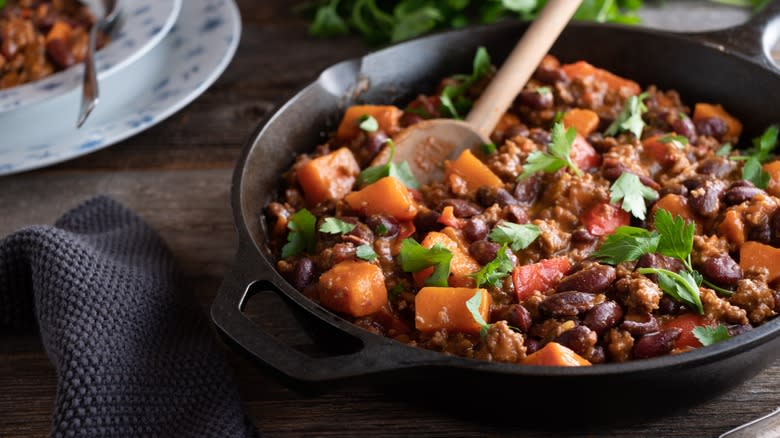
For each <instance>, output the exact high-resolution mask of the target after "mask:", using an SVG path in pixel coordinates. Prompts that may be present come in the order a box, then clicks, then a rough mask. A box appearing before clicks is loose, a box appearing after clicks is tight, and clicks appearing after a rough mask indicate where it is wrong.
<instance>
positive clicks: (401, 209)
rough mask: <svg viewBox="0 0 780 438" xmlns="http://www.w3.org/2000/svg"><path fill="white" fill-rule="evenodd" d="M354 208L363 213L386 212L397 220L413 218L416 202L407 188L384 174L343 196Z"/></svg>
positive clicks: (415, 213)
mask: <svg viewBox="0 0 780 438" xmlns="http://www.w3.org/2000/svg"><path fill="white" fill-rule="evenodd" d="M344 200H345V201H347V204H349V206H350V207H352V209H354V210H358V211H361V212H363V213H364V214H365V215H372V214H386V215H389V216H393V217H394V218H396V219H398V220H399V221H406V220H410V219H413V218H414V216H415V215H417V204H416V203H415V202H414V199H412V194H411V193H409V189H407V188H406V186H405V185H404V184H403V183H402V182H401V181H399V180H398V179H396V178H394V177H392V176H386V177H384V178H382V179H380V180H378V181H376V182H375V183H373V184H369V185H367V186H365V187H364V188H363V189H361V190H360V191H358V192H352V193H350V194H348V195H347V196H346V197H345V198H344Z"/></svg>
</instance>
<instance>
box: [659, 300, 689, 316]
mask: <svg viewBox="0 0 780 438" xmlns="http://www.w3.org/2000/svg"><path fill="white" fill-rule="evenodd" d="M687 311H688V309H687V308H686V307H685V306H684V305H683V304H681V303H678V302H676V301H674V300H673V299H671V298H669V297H668V296H666V295H664V296H662V297H661V301H660V302H659V303H658V312H659V313H661V314H662V315H680V314H682V313H685V312H687Z"/></svg>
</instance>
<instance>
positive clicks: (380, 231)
mask: <svg viewBox="0 0 780 438" xmlns="http://www.w3.org/2000/svg"><path fill="white" fill-rule="evenodd" d="M388 231H390V230H389V229H387V225H385V224H379V225H377V226H376V229H375V230H374V232H375V233H376V234H377V236H384V235H385V234H387V232H388Z"/></svg>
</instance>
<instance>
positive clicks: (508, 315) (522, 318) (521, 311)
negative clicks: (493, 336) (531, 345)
mask: <svg viewBox="0 0 780 438" xmlns="http://www.w3.org/2000/svg"><path fill="white" fill-rule="evenodd" d="M490 320H491V321H492V322H496V321H506V322H507V324H509V325H510V326H512V327H517V328H519V329H520V330H521V331H523V332H528V329H530V328H531V323H532V322H533V321H532V320H531V314H530V313H529V312H528V310H527V309H526V308H525V307H523V306H522V305H520V304H510V305H508V306H506V307H500V308H499V309H498V310H496V311H495V312H493V313H492V314H491V318H490Z"/></svg>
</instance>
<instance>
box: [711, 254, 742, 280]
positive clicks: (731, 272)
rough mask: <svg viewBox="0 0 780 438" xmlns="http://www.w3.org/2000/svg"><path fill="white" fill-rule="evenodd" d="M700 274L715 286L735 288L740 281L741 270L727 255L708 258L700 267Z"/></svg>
mask: <svg viewBox="0 0 780 438" xmlns="http://www.w3.org/2000/svg"><path fill="white" fill-rule="evenodd" d="M701 273H702V274H704V276H705V277H707V279H709V280H710V281H712V282H713V283H715V284H718V285H722V286H726V287H736V286H737V283H738V282H739V280H741V279H742V268H740V267H739V264H738V263H737V262H735V261H734V259H732V258H731V256H730V255H728V254H720V255H718V256H716V257H710V258H709V259H707V260H706V261H705V262H704V263H703V264H702V266H701Z"/></svg>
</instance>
